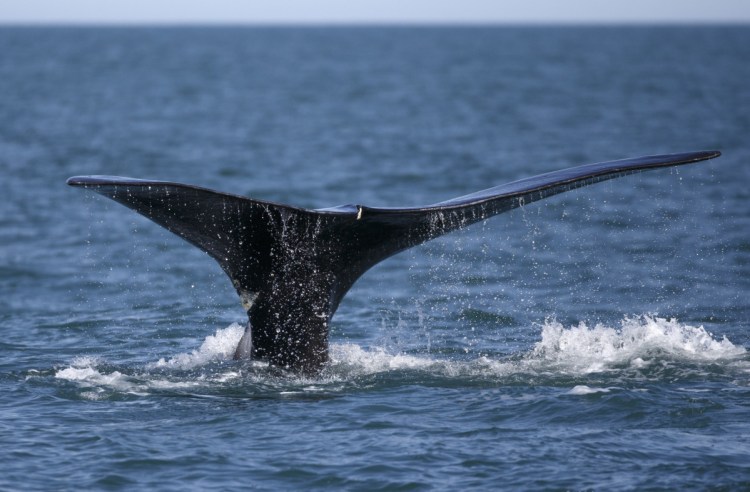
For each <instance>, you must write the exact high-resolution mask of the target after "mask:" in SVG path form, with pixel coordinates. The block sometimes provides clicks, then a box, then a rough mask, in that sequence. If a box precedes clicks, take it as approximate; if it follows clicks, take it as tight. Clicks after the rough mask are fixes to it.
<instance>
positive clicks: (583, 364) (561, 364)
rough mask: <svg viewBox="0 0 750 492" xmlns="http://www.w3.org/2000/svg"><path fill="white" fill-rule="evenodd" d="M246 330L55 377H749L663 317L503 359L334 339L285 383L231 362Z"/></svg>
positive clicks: (207, 384)
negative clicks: (706, 371) (717, 373)
mask: <svg viewBox="0 0 750 492" xmlns="http://www.w3.org/2000/svg"><path fill="white" fill-rule="evenodd" d="M243 332H244V328H243V327H242V326H241V325H239V324H237V323H233V324H232V325H230V326H228V327H226V328H223V329H219V330H217V331H216V333H215V334H213V335H209V336H207V337H206V338H205V340H204V341H203V343H202V344H201V346H200V347H199V348H197V349H196V350H193V351H191V352H189V353H182V354H177V355H175V356H173V357H171V358H166V359H159V360H158V361H156V362H153V363H150V364H146V365H144V366H142V367H139V368H118V369H119V370H118V369H116V368H114V367H112V366H110V365H108V364H106V363H105V361H103V360H101V359H98V358H92V357H82V358H76V359H74V360H73V361H72V363H71V364H70V366H69V367H66V368H64V369H61V370H58V371H57V372H56V374H55V377H56V378H57V379H60V380H66V381H70V382H74V383H76V384H77V385H79V387H81V393H80V394H81V396H82V397H84V398H88V399H102V398H106V397H108V394H111V393H128V394H135V395H146V394H150V393H152V392H154V391H162V390H164V391H175V390H177V391H183V390H189V389H191V388H199V387H203V388H204V390H205V389H206V388H208V389H211V388H213V389H216V388H220V387H222V386H225V385H227V384H231V385H236V384H239V385H240V386H243V387H246V388H247V389H248V391H250V392H251V393H252V392H253V388H255V387H256V386H257V387H262V388H265V389H264V391H265V390H267V389H268V387H269V386H268V385H269V384H270V385H271V386H272V387H273V388H276V390H278V391H279V392H280V393H279V394H285V393H288V392H289V391H288V390H290V388H291V389H295V390H299V391H308V390H311V388H315V389H316V390H321V391H323V390H325V391H336V388H337V387H340V386H336V385H338V384H339V383H342V382H344V383H346V382H351V381H355V380H357V378H360V377H363V376H364V377H367V376H371V375H388V374H394V375H395V374H396V373H398V374H400V376H399V377H403V375H406V376H407V377H415V378H417V379H419V378H420V377H422V376H426V377H430V378H441V379H450V380H454V381H455V380H457V379H462V378H463V379H467V378H468V379H471V380H477V379H479V380H485V381H490V382H496V383H500V384H503V383H504V382H508V381H516V382H517V381H519V380H533V381H535V382H536V383H537V384H539V383H540V382H542V381H546V382H547V383H549V384H558V383H562V384H569V382H570V380H569V378H570V377H571V376H573V377H576V378H581V377H583V378H585V377H586V375H588V374H593V373H610V374H615V375H617V376H618V377H625V378H629V377H639V378H640V377H642V376H640V375H639V374H640V373H642V372H643V371H646V372H647V371H648V369H649V367H651V366H653V365H659V364H664V363H669V364H673V365H676V366H680V367H685V368H687V369H686V371H687V372H685V374H686V375H689V374H691V371H692V369H690V367H691V366H697V367H698V368H699V369H700V368H701V367H703V366H705V365H706V364H712V363H716V362H719V361H726V362H728V363H729V364H733V365H735V366H737V367H738V368H739V369H740V370H741V371H745V372H748V369H747V367H748V361H747V360H746V357H745V356H746V354H747V351H746V349H745V348H744V347H742V346H737V345H734V344H732V342H730V341H729V340H727V339H726V338H725V337H722V338H721V339H717V338H715V337H714V336H713V335H712V334H711V333H709V332H707V331H706V330H705V329H704V328H703V327H702V326H699V327H694V326H690V325H686V324H681V323H679V322H678V321H677V320H674V319H665V318H659V317H655V316H639V317H632V318H626V319H624V320H623V321H622V322H621V323H620V326H619V327H617V328H612V327H608V326H604V325H601V324H597V325H595V326H594V327H588V326H587V325H586V324H585V323H580V324H578V325H577V326H573V327H569V328H566V327H564V326H563V325H562V324H560V323H558V322H557V321H546V322H545V323H543V324H542V325H541V340H540V341H538V342H537V343H536V344H535V345H534V346H533V347H532V348H531V349H530V350H529V351H527V352H524V353H521V354H515V355H511V356H504V357H488V356H482V357H474V358H441V357H439V356H435V355H432V354H424V355H419V354H417V355H415V354H404V353H393V352H389V351H388V350H387V349H385V348H382V347H372V348H363V347H361V346H359V345H356V344H352V343H333V344H331V346H330V363H329V364H328V366H327V367H326V369H325V370H324V371H323V373H322V374H321V375H320V376H318V377H316V378H314V379H307V378H299V377H296V376H293V375H288V377H286V376H282V377H281V379H279V375H278V373H277V372H268V370H267V369H268V365H267V364H265V363H262V362H260V361H256V362H250V363H246V362H243V363H242V364H240V365H238V364H231V363H229V364H227V363H228V362H230V361H231V359H232V357H233V355H234V350H235V348H236V346H237V343H239V340H240V338H241V337H242V334H243ZM196 370H197V372H196ZM653 377H660V376H658V375H657V376H653ZM547 383H543V384H547ZM311 385H312V386H311ZM321 385H322V386H321ZM200 391H203V390H200ZM608 391H609V389H608V388H603V387H598V386H595V385H586V384H579V385H576V386H574V387H573V388H572V389H571V390H570V392H569V394H571V395H587V394H592V393H606V392H608Z"/></svg>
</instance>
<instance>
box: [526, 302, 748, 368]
mask: <svg viewBox="0 0 750 492" xmlns="http://www.w3.org/2000/svg"><path fill="white" fill-rule="evenodd" d="M745 353H746V350H745V348H744V347H741V346H736V345H734V344H732V342H730V341H729V340H727V339H726V337H722V339H721V340H717V339H715V338H714V337H713V336H712V335H711V334H710V333H708V332H707V331H706V330H705V329H704V328H703V327H702V326H699V327H694V326H690V325H685V324H681V323H679V322H678V321H677V320H676V319H669V320H668V319H665V318H659V317H656V316H638V317H631V318H625V319H624V320H623V321H622V322H621V325H620V327H619V328H610V327H607V326H603V325H600V324H597V325H596V326H594V327H593V328H589V327H588V326H586V324H585V323H580V324H579V325H578V326H574V327H571V328H565V327H563V326H562V324H560V323H558V322H556V321H547V322H546V323H545V324H544V325H543V327H542V340H541V341H540V342H538V343H537V344H536V345H535V346H534V349H533V350H532V352H531V354H530V355H529V357H530V358H531V359H536V360H539V361H542V362H547V363H550V364H551V365H552V366H553V367H556V368H558V369H565V370H568V371H569V372H575V373H580V374H585V373H590V372H598V371H602V370H606V369H608V368H612V367H615V366H622V365H629V366H631V367H634V368H643V367H646V366H647V365H648V364H649V363H650V360H652V359H654V358H655V357H662V358H668V359H672V360H682V361H693V362H699V363H700V362H708V361H716V360H720V359H732V358H737V357H740V356H742V355H744V354H745Z"/></svg>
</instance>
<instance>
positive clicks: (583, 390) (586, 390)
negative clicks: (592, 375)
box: [568, 384, 609, 396]
mask: <svg viewBox="0 0 750 492" xmlns="http://www.w3.org/2000/svg"><path fill="white" fill-rule="evenodd" d="M595 393H609V388H592V387H591V386H586V385H585V384H579V385H578V386H573V388H572V389H571V390H570V391H568V394H569V395H577V396H578V395H593V394H595Z"/></svg>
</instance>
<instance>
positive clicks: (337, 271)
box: [68, 151, 720, 373]
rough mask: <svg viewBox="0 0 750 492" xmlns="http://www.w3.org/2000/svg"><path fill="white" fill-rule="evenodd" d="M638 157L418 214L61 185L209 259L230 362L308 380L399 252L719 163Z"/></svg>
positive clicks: (159, 185)
mask: <svg viewBox="0 0 750 492" xmlns="http://www.w3.org/2000/svg"><path fill="white" fill-rule="evenodd" d="M719 155H720V153H719V152H716V151H708V152H691V153H684V154H670V155H658V156H648V157H640V158H635V159H627V160H620V161H612V162H603V163H598V164H589V165H585V166H579V167H574V168H570V169H565V170H561V171H554V172H551V173H547V174H542V175H539V176H535V177H532V178H526V179H522V180H519V181H515V182H512V183H509V184H505V185H502V186H497V187H495V188H490V189H487V190H484V191H479V192H476V193H472V194H470V195H465V196H462V197H459V198H454V199H451V200H447V201H444V202H440V203H436V204H433V205H428V206H425V207H405V208H375V207H367V206H364V205H345V206H341V207H334V208H327V209H318V210H308V209H303V208H298V207H293V206H289V205H282V204H277V203H273V202H268V201H262V200H254V199H249V198H245V197H241V196H236V195H229V194H226V193H220V192H216V191H212V190H209V189H206V188H200V187H197V186H191V185H185V184H180V183H171V182H163V181H148V180H139V179H131V178H121V177H113V176H77V177H73V178H70V179H69V180H68V184H69V185H71V186H79V187H83V188H87V189H91V190H93V191H96V192H97V193H100V194H102V195H105V196H107V197H109V198H111V199H113V200H115V201H118V202H120V203H122V204H123V205H125V206H127V207H130V208H132V209H133V210H135V211H136V212H138V213H140V214H142V215H144V216H146V217H148V218H149V219H151V220H153V221H154V222H156V223H157V224H159V225H161V226H163V227H165V228H167V229H168V230H170V231H172V232H173V233H175V234H177V235H178V236H180V237H182V238H183V239H185V240H186V241H188V242H190V243H192V244H194V245H195V246H197V247H199V248H201V249H202V250H203V251H206V252H207V253H208V254H209V255H211V256H212V257H213V258H214V259H215V260H216V261H217V262H218V263H219V265H221V267H222V268H223V269H224V271H225V272H226V273H227V275H228V276H229V278H230V279H231V280H232V283H233V284H234V286H235V288H236V289H237V293H238V294H239V296H240V299H241V300H242V304H243V306H244V307H245V309H246V310H247V313H248V318H249V324H248V329H247V331H246V333H245V336H244V337H243V340H242V341H241V342H240V345H239V347H238V349H237V354H236V356H237V357H245V356H248V355H252V356H253V357H260V358H265V359H267V360H269V361H270V362H271V363H272V364H275V365H278V366H281V367H287V368H290V369H293V370H296V371H301V372H308V373H314V372H316V371H318V370H319V369H320V368H321V366H322V365H323V364H324V363H325V361H326V360H327V357H328V323H329V321H330V319H331V317H332V316H333V313H334V312H335V311H336V308H337V307H338V305H339V303H340V302H341V299H342V298H343V297H344V295H345V294H346V292H347V291H348V290H349V288H350V287H351V286H352V285H353V284H354V282H355V281H356V280H357V279H358V278H359V277H360V276H361V275H362V274H363V273H364V272H365V271H367V269H369V268H370V267H372V266H373V265H375V264H376V263H378V262H380V261H382V260H384V259H385V258H388V257H389V256H392V255H394V254H396V253H398V252H399V251H402V250H404V249H407V248H410V247H412V246H416V245H418V244H421V243H423V242H425V241H428V240H430V239H432V238H435V237H437V236H440V235H442V234H446V233H448V232H451V231H453V230H456V229H459V228H462V227H465V226H468V225H470V224H473V223H475V222H478V221H481V220H484V219H486V218H488V217H490V216H493V215H496V214H499V213H502V212H506V211H508V210H511V209H513V208H516V207H519V206H522V205H524V204H527V203H531V202H533V201H537V200H541V199H542V198H546V197H549V196H552V195H555V194H558V193H562V192H564V191H568V190H571V189H574V188H579V187H582V186H586V185H589V184H592V183H596V182H599V181H604V180H608V179H612V178H616V177H619V176H624V175H627V174H632V173H636V172H640V171H645V170H649V169H657V168H662V167H669V166H678V165H682V164H689V163H693V162H698V161H703V160H706V159H711V158H714V157H717V156H719Z"/></svg>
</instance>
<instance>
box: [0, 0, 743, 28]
mask: <svg viewBox="0 0 750 492" xmlns="http://www.w3.org/2000/svg"><path fill="white" fill-rule="evenodd" d="M726 22H730V23H745V24H748V23H750V0H127V1H114V0H113V1H109V0H0V23H3V24H19V23H20V24H29V23H32V24H37V23H42V24H71V23H73V24H144V23H146V24H154V23H155V24H217V23H231V24H269V23H270V24H341V23H356V24H362V23H364V24H404V23H408V24H413V23H417V24H421V23H427V24H433V23H438V24H446V23H448V24H465V23H469V24H471V23H490V24H496V23H497V24H507V23H524V24H528V23H726Z"/></svg>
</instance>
